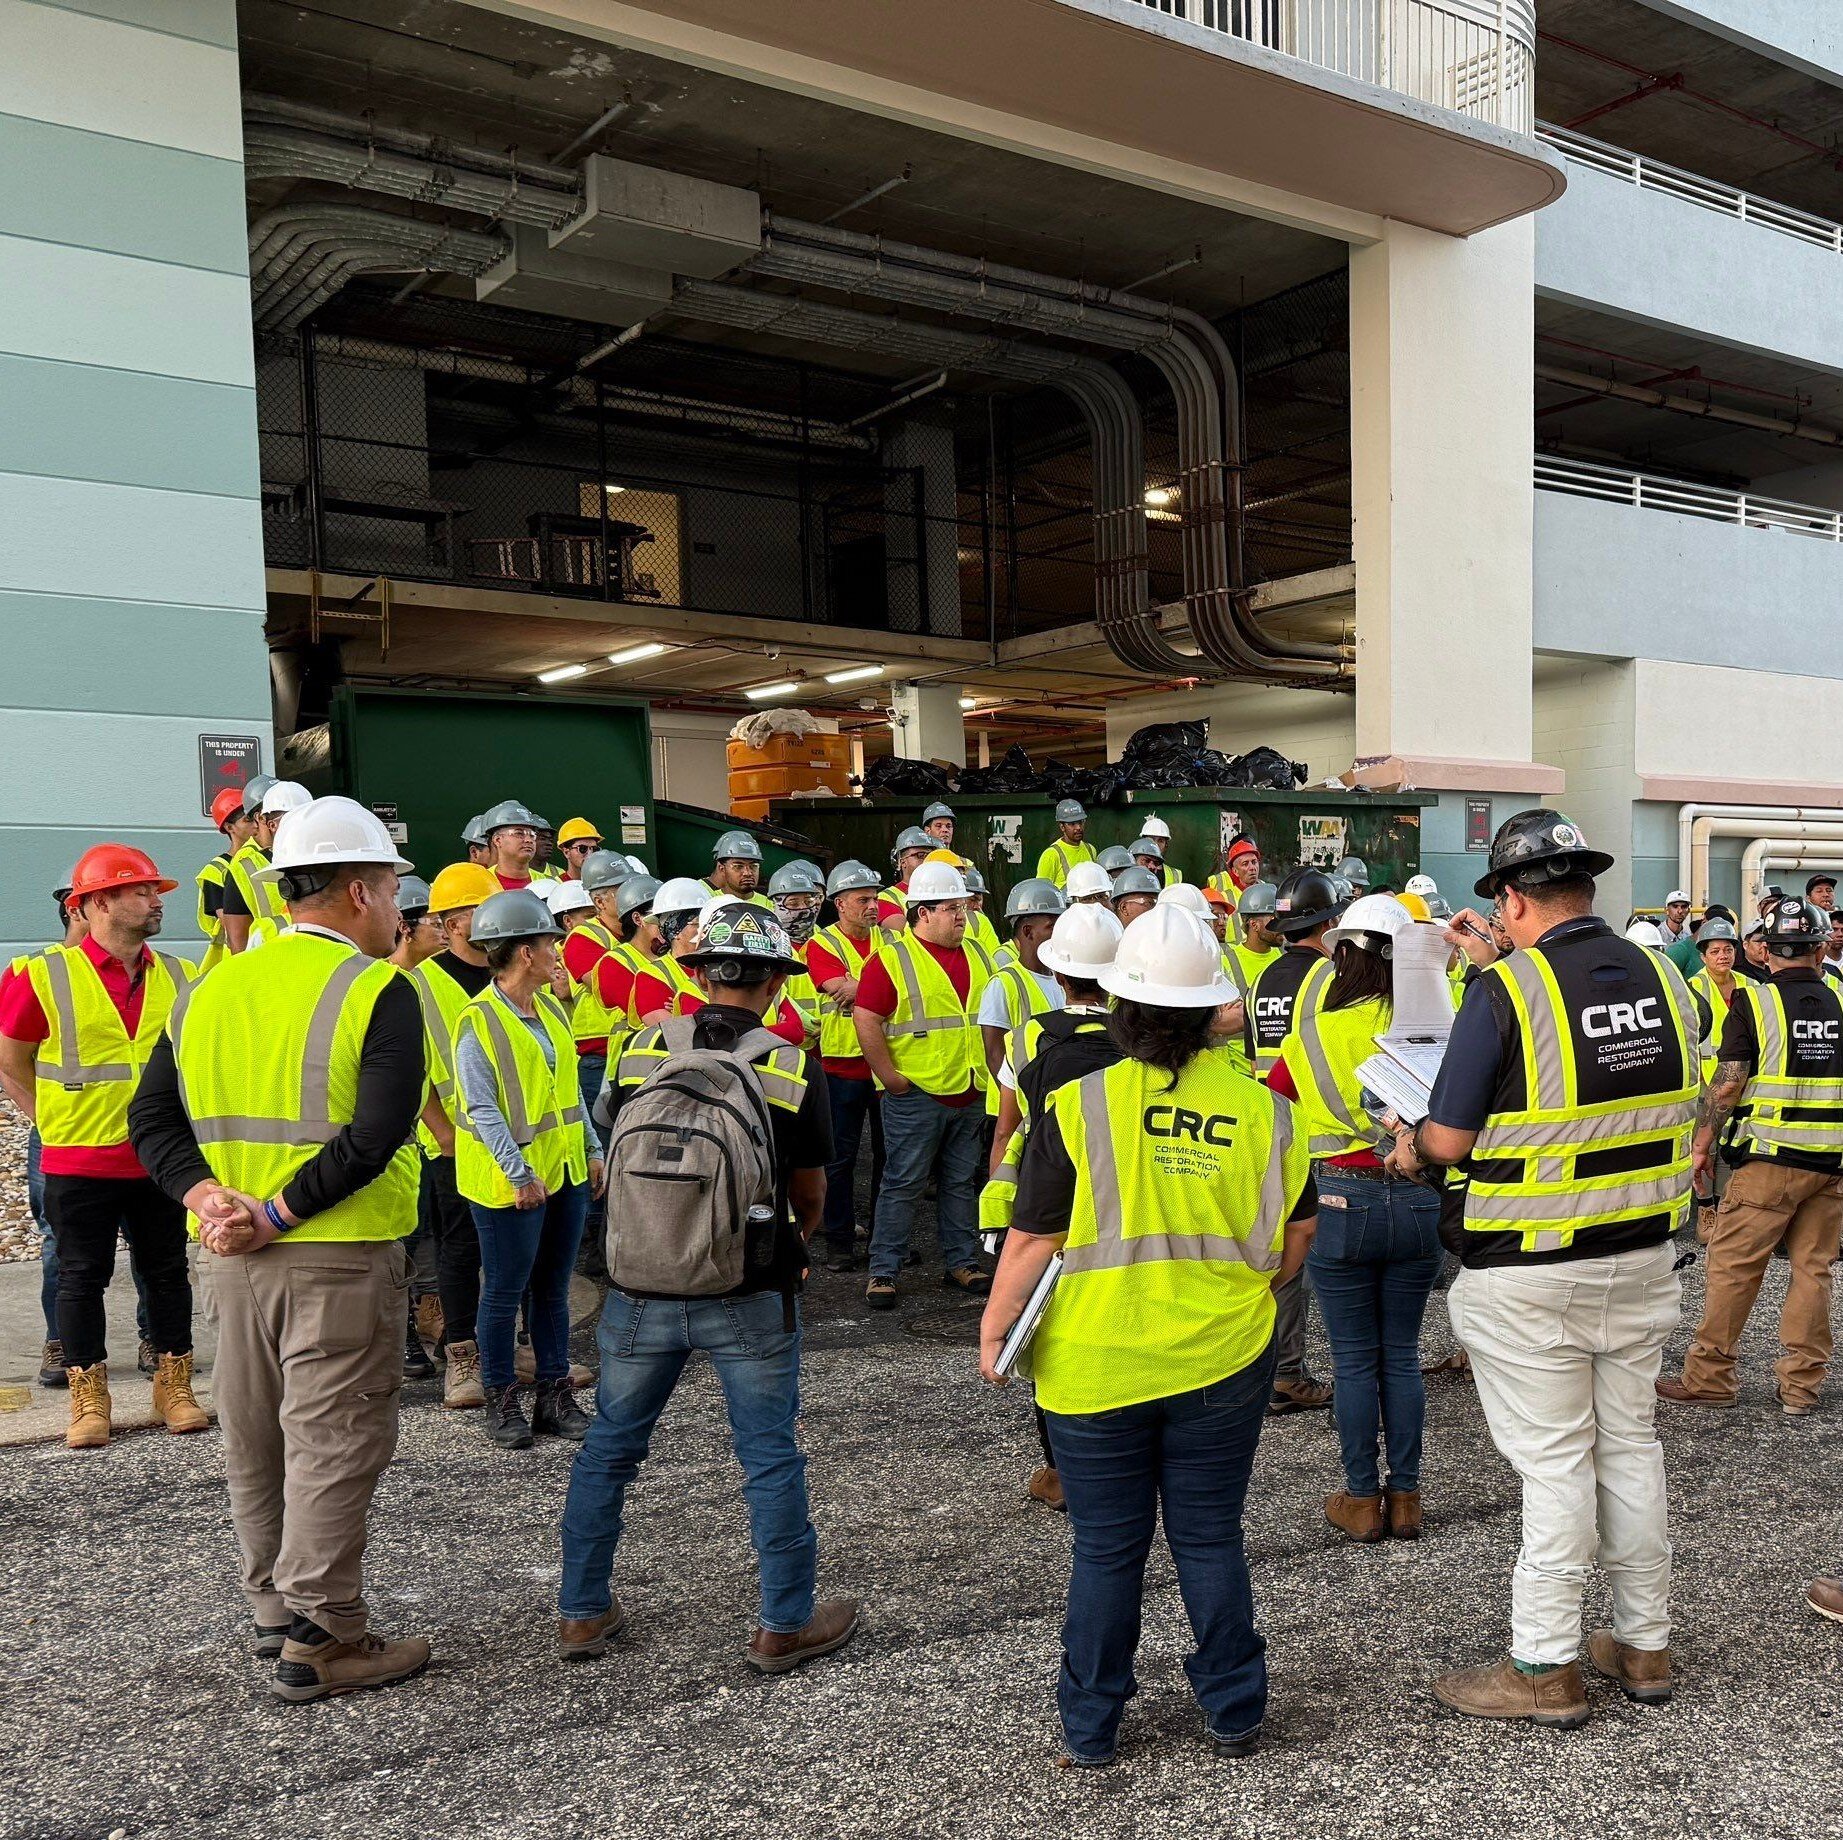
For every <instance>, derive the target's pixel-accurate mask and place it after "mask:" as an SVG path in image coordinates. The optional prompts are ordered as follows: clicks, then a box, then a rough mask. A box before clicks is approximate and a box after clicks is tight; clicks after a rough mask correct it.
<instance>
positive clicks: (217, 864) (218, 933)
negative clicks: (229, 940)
mask: <svg viewBox="0 0 1843 1840" xmlns="http://www.w3.org/2000/svg"><path fill="white" fill-rule="evenodd" d="M195 879H196V880H197V882H198V930H199V931H200V932H201V933H203V934H204V935H205V956H204V957H203V958H202V959H201V960H200V961H199V967H198V968H199V970H200V971H201V972H204V971H209V970H210V969H211V967H212V966H213V965H215V964H216V963H217V962H218V960H219V959H221V958H224V957H226V956H227V953H226V949H225V945H224V915H223V913H222V912H221V911H220V912H218V913H215V914H214V913H213V912H211V910H210V909H209V908H208V907H206V905H205V891H206V889H208V888H216V889H218V890H219V891H220V892H221V891H222V889H223V887H224V884H225V882H226V881H228V880H229V879H230V852H229V851H228V850H220V851H219V852H218V854H217V855H216V856H214V857H212V859H211V860H210V862H208V863H206V865H205V866H204V868H202V869H201V870H199V872H198V875H197V877H196V878H195Z"/></svg>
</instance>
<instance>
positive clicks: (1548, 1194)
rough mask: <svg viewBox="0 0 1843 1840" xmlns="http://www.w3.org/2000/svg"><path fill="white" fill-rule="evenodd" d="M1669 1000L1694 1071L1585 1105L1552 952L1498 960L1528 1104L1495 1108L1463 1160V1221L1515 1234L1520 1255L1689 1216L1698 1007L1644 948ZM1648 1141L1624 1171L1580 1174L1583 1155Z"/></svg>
mask: <svg viewBox="0 0 1843 1840" xmlns="http://www.w3.org/2000/svg"><path fill="white" fill-rule="evenodd" d="M1645 962H1646V966H1647V969H1648V970H1649V971H1650V972H1651V973H1652V975H1653V976H1654V977H1655V978H1656V979H1657V981H1658V985H1659V995H1661V996H1662V997H1663V998H1664V999H1665V1010H1666V1013H1667V1014H1668V1016H1669V1018H1670V1024H1671V1030H1672V1035H1673V1038H1674V1040H1675V1042H1676V1044H1677V1047H1678V1050H1679V1052H1680V1053H1681V1055H1682V1057H1683V1063H1682V1064H1683V1066H1684V1068H1685V1069H1687V1070H1688V1075H1689V1077H1688V1078H1687V1079H1686V1080H1685V1081H1684V1082H1683V1083H1682V1084H1680V1085H1677V1086H1672V1087H1669V1088H1666V1089H1663V1090H1660V1091H1654V1092H1649V1093H1641V1094H1636V1095H1634V1096H1633V1097H1631V1098H1627V1099H1609V1100H1603V1101H1600V1102H1599V1103H1597V1104H1591V1105H1588V1104H1583V1103H1582V1102H1581V1098H1580V1085H1579V1076H1578V1072H1577V1066H1576V1061H1575V1041H1574V1033H1573V1027H1572V1022H1571V1018H1570V1015H1569V1012H1568V1008H1567V1005H1566V1003H1565V1002H1564V1001H1563V998H1562V994H1561V987H1560V985H1559V984H1558V983H1557V982H1556V978H1555V972H1554V969H1553V968H1552V967H1551V965H1550V964H1549V960H1548V955H1547V954H1546V953H1545V952H1544V951H1543V950H1542V948H1541V947H1539V946H1532V947H1530V948H1528V949H1527V950H1524V951H1520V952H1513V953H1512V954H1511V955H1510V956H1509V957H1508V958H1500V959H1498V960H1497V961H1496V962H1495V963H1494V964H1492V965H1490V966H1488V967H1486V969H1485V970H1484V971H1483V972H1482V973H1481V974H1480V975H1481V976H1485V977H1496V978H1497V979H1499V980H1500V982H1501V983H1502V984H1503V986H1504V990H1505V992H1506V994H1507V995H1508V996H1509V998H1510V1002H1511V1006H1512V1008H1513V1009H1514V1010H1515V1012H1516V1015H1517V1020H1518V1023H1519V1029H1520V1034H1521V1036H1522V1052H1523V1076H1524V1100H1525V1104H1524V1109H1523V1110H1521V1111H1517V1112H1493V1113H1491V1114H1490V1115H1489V1116H1488V1117H1487V1118H1486V1120H1485V1124H1484V1128H1483V1129H1482V1130H1481V1131H1480V1132H1479V1134H1478V1138H1477V1141H1476V1142H1475V1144H1474V1145H1473V1147H1472V1151H1471V1155H1470V1157H1469V1158H1468V1176H1469V1180H1468V1183H1467V1187H1466V1198H1465V1224H1466V1227H1467V1228H1468V1229H1469V1230H1471V1231H1475V1232H1482V1233H1503V1232H1521V1234H1522V1249H1523V1251H1525V1252H1558V1251H1561V1250H1563V1249H1564V1248H1566V1247H1567V1246H1568V1245H1570V1244H1571V1243H1572V1242H1573V1240H1574V1237H1575V1235H1576V1234H1578V1233H1582V1232H1585V1231H1587V1230H1588V1229H1590V1228H1593V1227H1600V1226H1610V1225H1612V1224H1614V1223H1616V1222H1619V1221H1624V1220H1638V1219H1642V1218H1643V1217H1644V1216H1646V1215H1648V1214H1658V1213H1663V1214H1668V1215H1670V1216H1671V1226H1672V1228H1673V1229H1674V1228H1676V1227H1679V1226H1681V1225H1682V1224H1683V1222H1684V1221H1685V1220H1687V1218H1688V1214H1689V1146H1690V1136H1691V1133H1692V1130H1693V1128H1694V1125H1695V1114H1696V1097H1697V1093H1698V1090H1699V1083H1698V1080H1697V1057H1696V1041H1697V1028H1696V1014H1695V1004H1694V1001H1693V1000H1692V998H1691V997H1690V994H1689V987H1688V986H1687V985H1686V984H1685V983H1684V982H1683V979H1682V977H1681V975H1680V974H1679V973H1678V972H1677V970H1676V968H1675V966H1673V965H1671V964H1669V963H1668V961H1666V960H1664V959H1662V958H1659V957H1658V956H1657V955H1656V954H1655V953H1647V954H1645ZM1647 1145H1649V1146H1652V1147H1654V1154H1652V1155H1650V1156H1645V1157H1642V1158H1640V1159H1638V1160H1637V1161H1636V1162H1635V1166H1634V1167H1632V1168H1629V1169H1625V1170H1619V1171H1616V1172H1610V1173H1605V1174H1582V1173H1581V1171H1580V1167H1579V1165H1580V1162H1581V1160H1582V1159H1592V1158H1593V1157H1595V1156H1601V1155H1604V1154H1605V1153H1606V1152H1608V1151H1614V1150H1639V1149H1642V1148H1644V1147H1645V1146H1647ZM1506 1162H1508V1163H1519V1162H1520V1163H1521V1164H1522V1165H1523V1175H1522V1176H1521V1178H1517V1179H1512V1180H1509V1181H1504V1180H1493V1179H1491V1178H1490V1177H1489V1175H1488V1174H1481V1173H1480V1170H1481V1167H1483V1166H1486V1165H1490V1164H1496V1163H1506Z"/></svg>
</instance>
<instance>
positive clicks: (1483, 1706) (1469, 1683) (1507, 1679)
mask: <svg viewBox="0 0 1843 1840" xmlns="http://www.w3.org/2000/svg"><path fill="white" fill-rule="evenodd" d="M1433 1696H1434V1698H1435V1699H1437V1700H1438V1701H1439V1702H1440V1704H1441V1705H1443V1706H1450V1707H1451V1708H1452V1709H1453V1711H1455V1712H1463V1713H1465V1714H1466V1716H1467V1717H1468V1718H1474V1719H1527V1720H1528V1721H1529V1722H1530V1723H1531V1724H1532V1725H1555V1726H1559V1727H1560V1728H1561V1729H1562V1730H1563V1731H1573V1730H1574V1729H1575V1728H1576V1727H1577V1726H1580V1725H1585V1724H1586V1723H1587V1687H1586V1683H1585V1682H1584V1681H1583V1680H1582V1679H1581V1664H1580V1663H1579V1662H1578V1661H1570V1662H1569V1663H1568V1664H1567V1666H1566V1667H1558V1668H1551V1669H1550V1670H1549V1672H1548V1673H1546V1674H1524V1673H1521V1672H1519V1670H1518V1668H1517V1664H1516V1663H1515V1662H1514V1661H1512V1660H1511V1658H1510V1657H1509V1656H1508V1655H1506V1656H1505V1657H1504V1659H1503V1660H1502V1661H1499V1662H1496V1663H1494V1664H1493V1665H1492V1666H1490V1667H1479V1668H1461V1669H1460V1670H1459V1671H1458V1672H1457V1673H1456V1674H1442V1675H1441V1676H1440V1678H1439V1679H1438V1680H1436V1681H1435V1682H1434V1683H1433Z"/></svg>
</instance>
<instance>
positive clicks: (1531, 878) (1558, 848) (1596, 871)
mask: <svg viewBox="0 0 1843 1840" xmlns="http://www.w3.org/2000/svg"><path fill="white" fill-rule="evenodd" d="M1612 866H1613V859H1612V858H1611V857H1610V856H1608V855H1607V853H1606V852H1605V851H1604V850H1590V849H1589V848H1588V847H1587V839H1586V837H1585V835H1584V834H1583V833H1582V831H1581V827H1580V826H1579V825H1578V824H1576V823H1575V822H1574V821H1573V820H1572V819H1571V818H1564V817H1563V816H1562V814H1561V813H1560V812H1558V811H1552V810H1550V809H1549V807H1548V806H1546V805H1537V806H1535V807H1533V808H1532V809H1531V810H1529V811H1519V812H1513V813H1512V814H1511V815H1510V816H1509V817H1508V818H1506V819H1505V820H1504V822H1503V823H1502V824H1500V825H1499V826H1498V827H1497V835H1496V836H1495V837H1493V838H1492V839H1491V866H1490V868H1488V869H1487V870H1486V871H1485V872H1484V874H1483V875H1481V876H1480V877H1479V878H1478V880H1477V881H1476V882H1474V883H1473V884H1472V892H1473V893H1474V894H1476V895H1481V896H1483V897H1484V898H1485V899H1486V900H1489V899H1491V898H1492V897H1493V896H1494V895H1496V894H1497V892H1498V891H1499V889H1500V888H1502V887H1504V886H1505V885H1506V884H1508V885H1510V886H1511V887H1515V888H1536V887H1540V886H1541V885H1542V884H1543V883H1544V882H1559V881H1561V880H1562V879H1564V878H1565V877H1567V876H1570V875H1604V874H1605V873H1606V872H1607V870H1608V869H1610V868H1611V867H1612Z"/></svg>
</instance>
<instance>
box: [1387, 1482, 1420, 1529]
mask: <svg viewBox="0 0 1843 1840" xmlns="http://www.w3.org/2000/svg"><path fill="white" fill-rule="evenodd" d="M1383 1501H1384V1502H1385V1503H1386V1504H1387V1507H1388V1514H1389V1538H1390V1539H1392V1540H1418V1539H1419V1538H1420V1537H1421V1492H1420V1490H1419V1489H1388V1490H1386V1491H1385V1492H1384V1494H1383Z"/></svg>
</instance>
